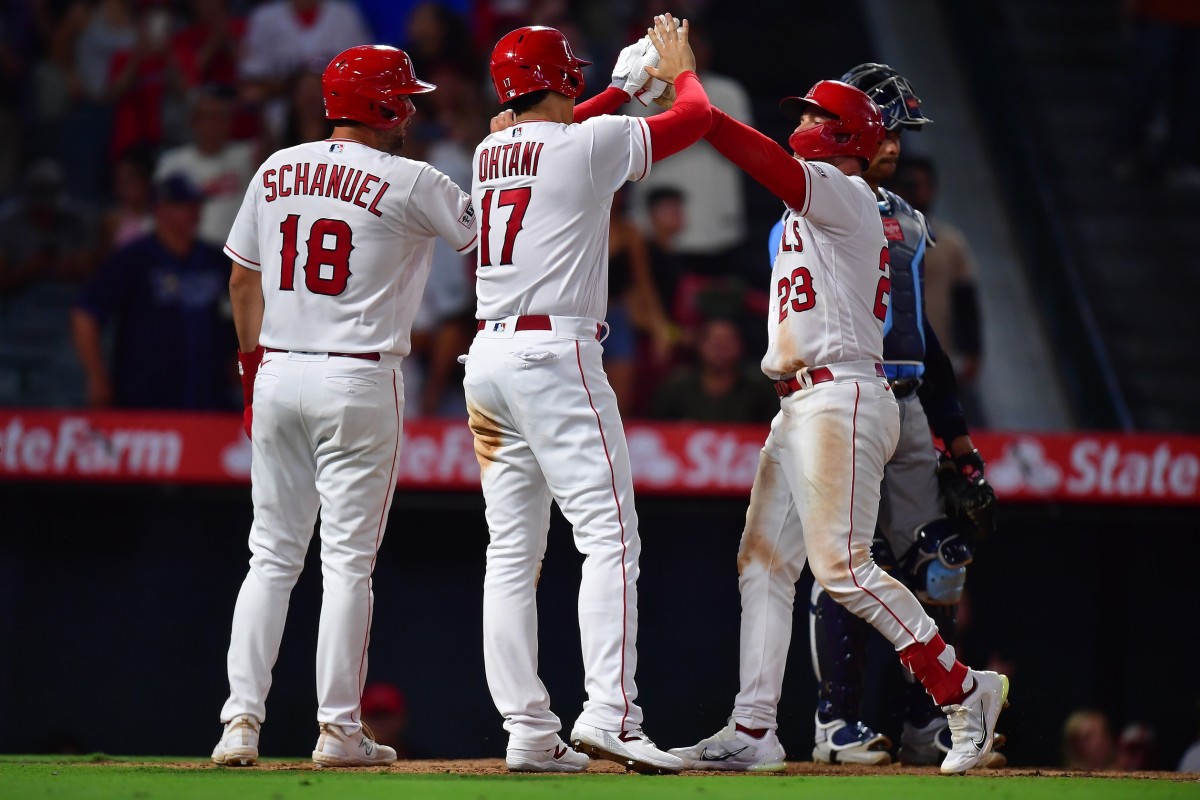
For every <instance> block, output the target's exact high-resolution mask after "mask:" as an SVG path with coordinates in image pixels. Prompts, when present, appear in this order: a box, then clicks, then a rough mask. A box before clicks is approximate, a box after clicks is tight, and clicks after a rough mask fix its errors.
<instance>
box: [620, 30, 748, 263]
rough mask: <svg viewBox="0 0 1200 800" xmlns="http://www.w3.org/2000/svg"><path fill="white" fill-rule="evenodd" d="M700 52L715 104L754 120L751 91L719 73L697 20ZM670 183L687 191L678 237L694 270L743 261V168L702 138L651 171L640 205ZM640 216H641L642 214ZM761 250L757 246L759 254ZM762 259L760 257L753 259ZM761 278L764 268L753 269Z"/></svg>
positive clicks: (699, 64) (695, 39) (695, 42)
mask: <svg viewBox="0 0 1200 800" xmlns="http://www.w3.org/2000/svg"><path fill="white" fill-rule="evenodd" d="M690 41H691V44H692V49H693V51H694V52H695V54H696V72H697V74H699V75H700V78H701V80H703V81H704V89H705V91H706V92H708V97H709V99H710V100H711V101H712V104H713V105H714V106H717V107H718V108H720V109H721V110H723V111H724V112H725V113H726V114H728V115H729V116H731V117H733V118H734V119H736V120H739V121H741V122H744V123H746V124H747V125H750V124H753V120H752V119H751V116H750V96H749V95H748V94H747V93H746V90H745V89H744V88H743V87H742V85H741V84H740V83H738V82H737V81H736V80H734V79H733V78H729V77H726V76H724V75H719V74H717V73H715V72H712V71H711V70H710V69H709V68H708V64H709V61H710V57H711V48H710V46H709V43H708V39H707V38H706V37H705V35H704V34H703V33H702V32H701V27H700V26H699V25H697V26H696V27H694V28H692V31H691V34H690ZM629 108H630V109H633V111H634V113H639V114H653V113H659V112H660V111H661V109H659V107H658V106H657V105H653V104H652V105H651V106H650V107H649V108H648V109H647V110H646V111H644V112H642V111H640V110H639V109H641V106H640V105H639V104H637V103H632V104H630V106H629ZM664 186H669V187H672V188H675V189H678V190H679V191H680V192H682V193H683V197H684V203H685V205H686V206H687V219H686V224H685V226H684V229H683V232H682V233H681V234H680V236H679V241H678V249H679V252H680V254H681V255H683V256H684V257H685V259H686V261H687V263H688V268H689V270H691V271H693V272H696V273H699V274H702V275H727V274H729V273H731V272H736V271H739V270H742V269H745V268H746V267H745V266H743V264H742V263H741V262H742V255H741V252H740V250H739V245H741V244H742V243H743V242H744V240H745V238H746V203H745V197H744V192H743V187H742V171H741V170H740V169H738V168H737V167H736V166H734V165H733V164H732V163H731V162H730V161H728V160H727V159H724V158H722V157H721V156H720V155H719V154H718V153H717V151H716V150H714V149H713V148H712V145H710V144H709V143H708V142H706V141H703V140H701V141H699V142H697V143H696V144H694V145H692V146H691V147H689V148H688V149H687V150H684V151H683V152H682V153H679V154H678V155H676V156H673V157H672V158H669V159H667V160H666V161H662V162H659V163H657V164H655V165H654V169H652V170H651V171H650V175H649V176H647V177H646V179H645V180H643V181H641V182H639V183H638V184H636V187H635V188H636V190H637V192H638V194H637V197H638V198H639V202H638V204H637V208H638V209H639V210H640V212H641V213H642V214H644V213H645V211H644V210H645V208H646V201H647V200H648V199H649V193H650V192H651V191H653V190H654V189H657V188H660V187H664ZM639 218H640V216H639ZM758 252H759V251H758V249H757V248H755V249H754V254H755V255H756V256H757V254H758ZM754 264H755V266H756V267H757V265H758V264H759V262H758V260H755V262H754ZM753 275H754V277H755V278H756V279H757V278H759V277H760V276H761V270H758V269H755V270H754V272H753Z"/></svg>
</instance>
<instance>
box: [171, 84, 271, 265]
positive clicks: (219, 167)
mask: <svg viewBox="0 0 1200 800" xmlns="http://www.w3.org/2000/svg"><path fill="white" fill-rule="evenodd" d="M232 125H233V98H232V96H231V95H230V94H229V93H228V92H227V91H224V90H221V89H217V88H215V87H208V88H204V89H197V90H196V91H195V92H194V93H193V95H192V102H191V126H192V143H191V144H188V145H184V146H183V147H178V148H176V149H174V150H168V151H167V152H166V153H163V155H162V157H161V158H159V160H158V167H157V168H156V169H155V172H154V175H155V178H156V179H159V180H161V179H162V178H164V177H166V176H167V175H186V176H187V177H188V178H189V179H190V180H191V182H192V183H194V184H195V185H196V186H198V187H199V188H200V191H201V192H202V193H203V194H204V209H203V211H202V212H201V215H200V239H201V241H204V242H207V243H208V244H211V245H213V246H214V247H221V246H223V245H224V244H225V238H226V237H227V236H228V235H229V229H230V228H231V227H232V226H233V219H234V217H236V216H237V212H238V209H239V208H240V207H241V205H242V198H243V197H244V196H245V194H246V186H247V185H248V184H249V182H250V179H251V178H252V177H254V170H255V169H256V168H257V166H258V159H257V157H256V153H255V146H254V144H253V143H251V142H233V141H230V140H229V133H230V130H231V128H232Z"/></svg>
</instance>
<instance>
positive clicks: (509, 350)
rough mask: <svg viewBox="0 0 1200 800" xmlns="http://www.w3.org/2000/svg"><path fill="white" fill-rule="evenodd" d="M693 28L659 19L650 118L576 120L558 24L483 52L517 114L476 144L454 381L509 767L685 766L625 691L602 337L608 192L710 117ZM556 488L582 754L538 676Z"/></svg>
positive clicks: (624, 578)
mask: <svg viewBox="0 0 1200 800" xmlns="http://www.w3.org/2000/svg"><path fill="white" fill-rule="evenodd" d="M687 30H688V28H687V24H686V22H684V23H683V25H677V24H676V21H675V20H674V19H672V18H670V17H669V16H667V17H662V18H659V19H658V20H656V26H655V29H654V31H653V32H652V39H653V40H654V43H655V45H656V47H657V50H658V52H659V53H660V54H661V61H660V63H659V65H658V68H657V70H656V69H655V68H654V67H652V66H650V67H648V69H647V70H646V71H647V73H648V74H649V75H653V76H657V77H658V78H661V79H664V80H667V81H674V83H675V92H676V95H677V98H678V99H677V100H676V102H675V106H674V108H673V109H672V110H671V111H670V112H668V113H666V114H662V115H659V116H657V117H654V118H652V119H650V120H644V119H639V118H636V117H624V116H606V115H602V116H596V117H593V118H590V119H587V120H585V121H582V122H581V121H580V120H581V118H582V117H584V116H587V114H581V113H579V112H580V110H581V108H576V107H575V105H574V99H575V98H576V97H578V96H579V94H580V93H581V92H582V91H583V70H582V67H583V66H585V65H586V63H587V62H584V61H581V60H580V59H578V58H576V57H575V56H574V54H573V53H572V52H571V48H570V45H569V44H568V42H567V40H566V38H565V37H564V36H563V35H562V34H561V33H559V32H558V31H556V30H554V29H552V28H541V27H535V28H521V29H518V30H515V31H513V32H511V33H509V34H507V35H506V36H504V37H503V38H501V39H500V41H499V43H498V44H497V45H496V48H495V51H494V52H493V54H492V62H491V75H492V80H493V82H494V84H495V87H496V93H497V95H498V96H499V98H500V101H501V103H502V104H503V105H504V106H505V108H506V109H507V111H510V112H512V113H511V114H502V115H501V116H500V117H498V119H503V118H505V117H507V121H508V124H511V127H508V128H507V129H503V130H499V131H498V132H496V133H493V134H492V135H491V136H489V137H488V138H486V139H484V140H483V142H482V143H481V144H480V145H479V147H478V148H477V149H476V151H475V165H476V174H475V176H474V180H473V181H472V188H471V194H472V199H473V201H474V203H475V208H476V210H477V213H478V216H479V226H480V241H479V249H478V271H477V287H476V288H477V295H478V299H479V307H478V313H477V317H478V319H479V323H478V334H477V335H476V338H475V341H474V342H473V343H472V345H471V348H470V353H469V355H468V356H467V360H466V378H465V382H464V386H465V390H466V399H467V409H468V413H469V415H470V426H471V430H472V431H473V433H474V436H475V451H476V454H477V456H478V458H479V464H480V472H481V476H482V483H483V493H484V498H485V500H486V502H487V523H488V529H489V533H490V537H491V540H490V544H489V545H488V549H487V572H486V577H485V579H484V611H483V626H484V665H485V667H486V670H487V679H488V687H489V688H490V690H491V693H492V699H493V700H494V701H495V703H496V707H497V709H498V710H499V711H500V713H501V715H502V716H503V717H504V720H505V721H504V728H505V729H506V730H507V731H508V733H509V741H508V751H507V764H508V768H509V769H510V770H513V771H529V772H578V771H581V770H583V769H585V768H586V767H587V765H588V757H587V755H585V753H586V754H590V755H592V756H596V757H600V758H607V759H611V760H614V761H617V762H619V763H621V764H624V765H625V766H626V767H627V768H629V769H633V770H637V771H640V772H647V773H657V772H678V771H679V770H681V769H683V767H684V764H683V761H682V760H681V759H679V758H677V757H676V756H672V755H669V754H667V753H665V752H663V751H661V750H659V749H658V748H656V747H655V746H654V743H653V742H651V741H650V739H649V738H648V737H647V736H646V734H645V733H643V732H642V711H641V709H640V708H639V707H638V705H637V704H636V703H635V700H636V698H637V688H636V685H635V682H634V674H635V671H636V667H637V646H636V642H637V623H638V610H637V578H638V556H639V552H640V549H641V548H640V538H639V534H638V520H637V513H636V512H635V510H634V500H633V480H632V475H631V472H630V465H629V451H628V448H627V446H626V442H625V433H624V429H623V427H622V424H621V418H620V415H619V414H618V411H617V402H616V397H615V396H614V394H613V391H612V389H611V388H610V387H609V384H608V380H607V378H606V377H605V374H604V369H603V367H602V365H601V353H602V352H603V348H602V346H601V343H600V339H601V337H602V335H603V324H602V322H601V320H603V319H604V316H605V311H606V308H605V306H606V303H607V297H608V226H609V207H610V205H611V204H612V198H613V193H614V192H616V191H617V190H618V189H619V188H620V187H621V186H622V185H623V184H624V183H625V182H626V181H630V180H635V181H636V180H640V179H642V178H644V177H645V176H646V175H647V173H648V172H649V171H650V168H651V164H652V162H654V161H657V160H660V159H662V158H665V157H666V156H668V155H671V154H672V153H675V152H678V151H679V150H682V149H683V148H684V147H687V146H688V145H689V144H692V143H693V142H695V141H697V140H698V139H699V138H700V136H702V135H703V134H704V132H705V131H707V130H708V126H709V116H710V108H711V107H710V106H709V104H708V98H707V96H706V95H705V93H704V90H703V88H702V87H701V85H700V83H699V79H698V78H697V77H696V75H695V72H694V69H695V60H694V57H693V56H692V53H691V48H690V47H689V46H688V43H687ZM631 47H634V46H632V45H631ZM627 51H628V48H627ZM625 55H627V53H626V54H624V55H623V57H622V60H623V61H624V60H625ZM621 63H622V62H618V72H620V71H621ZM626 67H628V64H626ZM634 71H635V72H636V71H637V70H636V69H635V70H634ZM628 74H629V73H626V74H625V75H624V76H623V75H616V76H614V77H615V78H616V80H615V81H614V86H613V87H610V88H609V89H608V90H607V91H606V92H605V93H603V94H601V95H600V96H599V97H598V98H596V99H594V100H593V101H589V103H588V104H585V105H587V106H588V109H587V110H588V112H589V113H590V112H592V111H595V110H598V109H600V108H602V107H603V106H605V105H606V104H609V103H610V101H612V100H613V99H614V98H615V99H616V101H617V102H616V103H612V106H613V107H614V108H615V105H617V104H619V103H621V102H624V101H626V100H628V99H629V97H630V94H631V92H629V91H626V90H624V89H622V88H621V87H622V86H623V85H628V84H627V83H625V81H624V78H625V77H627V76H628ZM634 83H636V81H634ZM631 88H632V87H631ZM502 127H503V125H502V124H501V125H497V124H495V123H494V125H493V129H494V130H495V129H497V128H502ZM552 500H553V501H555V502H557V503H558V504H559V507H560V508H561V509H562V512H563V514H564V516H566V518H567V519H568V520H569V521H570V522H571V524H572V526H573V527H574V534H575V544H576V546H577V547H578V548H579V550H580V552H582V553H584V554H585V555H586V556H587V558H586V559H585V561H584V564H583V569H582V576H581V583H580V588H579V627H580V634H581V639H582V646H583V664H584V672H585V684H586V689H587V695H588V699H587V702H586V703H585V704H584V707H583V710H582V712H581V713H580V715H579V717H578V719H577V721H576V724H575V726H574V729H573V730H572V733H571V743H572V745H573V746H574V748H575V750H576V751H578V752H574V751H572V750H571V749H569V748H568V747H567V746H566V745H565V744H564V743H563V741H562V739H561V738H559V731H560V728H561V725H560V722H559V718H558V717H557V716H556V715H555V714H554V713H553V712H552V711H551V710H550V697H549V695H548V694H547V691H546V687H545V685H544V684H543V683H542V681H541V679H540V678H539V677H538V640H537V600H536V587H537V579H538V574H539V570H540V567H541V561H542V556H543V554H544V553H545V550H546V538H547V533H548V525H549V520H550V503H551V501H552Z"/></svg>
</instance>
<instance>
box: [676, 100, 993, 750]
mask: <svg viewBox="0 0 1200 800" xmlns="http://www.w3.org/2000/svg"><path fill="white" fill-rule="evenodd" d="M783 102H784V106H785V110H786V109H788V108H789V107H790V109H791V110H792V111H795V112H798V113H796V114H795V116H797V117H798V118H799V120H800V123H799V125H798V127H797V128H796V130H795V132H794V133H793V134H792V136H791V137H790V139H789V144H790V145H791V147H792V150H793V151H794V152H795V155H796V158H792V157H790V156H789V155H788V154H787V152H786V151H784V150H783V148H781V147H779V146H778V145H776V144H775V143H774V142H772V141H771V140H770V139H768V138H767V137H765V136H763V135H762V134H760V133H758V132H757V131H755V130H754V129H752V128H749V127H747V126H745V125H742V124H741V123H739V122H737V121H736V120H734V119H732V118H730V117H728V116H726V115H725V114H723V113H722V112H721V111H720V110H714V112H713V126H712V129H711V130H710V131H709V133H708V135H707V139H708V141H709V142H710V143H712V145H713V146H714V147H715V148H716V149H717V150H718V151H719V152H720V153H721V154H722V155H723V156H725V157H726V158H728V159H729V160H731V161H732V162H734V163H735V164H737V165H738V166H740V167H742V168H743V169H745V170H746V171H747V172H748V173H749V174H750V175H751V176H752V177H754V178H755V179H756V180H758V181H759V182H760V183H762V184H763V185H764V186H765V187H767V188H768V189H770V190H771V191H772V192H773V193H774V194H775V195H776V196H777V197H779V198H780V199H782V200H783V201H784V203H785V204H786V205H787V212H786V214H785V215H784V219H783V238H782V240H781V242H780V245H779V252H778V254H777V256H776V258H775V264H774V269H773V271H772V275H771V280H772V301H771V308H770V311H769V316H768V319H767V330H768V336H769V345H768V348H767V354H766V356H765V357H764V358H763V361H762V369H763V372H764V373H765V374H766V375H767V377H769V378H770V379H772V380H774V381H775V386H776V390H777V391H778V393H779V396H780V398H781V407H780V412H779V414H778V416H776V417H775V420H774V421H773V422H772V424H771V433H770V435H769V436H768V437H767V441H766V444H765V445H764V446H763V449H762V454H761V456H760V458H759V465H758V472H757V474H756V475H755V479H754V487H753V489H752V490H751V495H750V508H749V510H748V511H747V513H746V528H745V530H744V532H743V534H742V542H741V548H740V552H739V553H738V572H739V575H740V579H739V588H740V590H741V595H742V631H741V665H740V676H741V691H740V692H739V693H738V696H737V698H736V700H735V702H734V710H733V715H732V716H731V718H730V720H729V723H728V725H727V726H726V727H725V728H723V729H722V730H721V731H719V732H718V733H716V734H715V735H714V736H711V737H709V738H707V739H704V740H703V741H701V742H699V743H698V744H696V745H694V746H693V747H685V748H678V749H674V750H672V751H671V752H672V753H674V754H676V755H679V756H680V757H682V758H684V759H685V760H687V761H688V763H689V766H691V767H693V768H698V769H700V768H707V769H712V768H716V769H740V770H780V769H783V768H784V750H783V747H782V746H781V745H780V743H779V739H778V736H777V735H776V727H777V719H776V711H777V708H778V704H779V698H780V695H781V692H782V688H783V673H784V665H785V663H786V660H787V652H788V646H789V643H790V640H791V633H792V611H793V601H794V599H795V593H796V581H797V580H798V579H799V578H800V572H801V570H802V569H803V568H804V563H805V559H806V558H807V559H808V561H809V564H810V566H811V567H812V572H813V576H814V577H815V579H816V581H817V582H818V583H819V584H820V585H821V586H822V587H823V588H824V589H825V591H826V592H828V594H829V596H830V597H832V598H834V599H835V600H837V602H839V603H841V604H842V605H843V606H845V607H846V608H848V609H850V610H851V611H852V612H854V613H855V614H856V615H858V616H859V617H861V618H863V619H865V620H867V621H868V622H870V623H871V624H872V625H873V626H875V628H876V629H878V630H879V632H880V633H881V634H883V636H885V637H886V638H887V639H888V640H889V641H890V642H891V643H892V644H893V645H894V646H895V648H896V650H897V652H898V653H899V654H900V659H901V661H902V662H903V663H904V665H905V666H907V667H908V668H909V669H910V670H911V671H912V672H913V674H914V675H915V676H916V678H917V679H918V680H919V681H920V682H921V683H922V684H923V685H924V686H925V688H926V690H927V691H928V692H929V693H930V694H931V695H932V696H933V698H934V700H935V701H936V702H937V703H938V704H939V705H941V706H942V707H943V709H944V710H945V711H946V712H947V713H948V717H949V724H950V729H951V732H952V734H953V736H952V740H953V747H952V748H951V751H950V752H949V753H948V754H947V756H946V758H945V760H944V762H943V763H942V770H943V771H944V772H962V771H964V770H966V769H969V768H970V767H973V766H975V765H977V764H978V763H979V762H980V760H981V759H982V758H983V757H984V756H986V755H987V754H988V752H989V751H990V750H991V747H992V737H993V732H994V729H995V724H996V718H997V717H998V716H999V714H1000V710H1001V708H1002V706H1003V704H1004V702H1005V700H1006V698H1007V695H1008V678H1006V677H1005V676H1003V675H999V674H997V673H994V672H980V671H976V670H971V669H969V668H968V667H966V666H965V665H964V664H962V663H961V662H959V661H958V660H957V659H956V658H955V655H954V649H953V648H952V647H950V646H948V645H947V644H946V643H945V642H944V641H943V640H942V638H941V636H939V635H938V631H937V626H936V625H935V624H934V622H933V620H932V619H930V617H929V615H928V614H926V613H925V610H924V609H923V608H922V607H921V604H920V602H918V600H917V598H916V597H914V596H913V594H912V592H910V591H909V590H908V589H907V588H906V587H905V586H904V584H902V583H900V582H899V581H897V580H896V579H894V578H892V577H891V576H890V575H888V574H887V573H886V572H884V571H883V570H882V569H880V568H879V567H878V566H876V564H875V563H874V561H872V560H871V550H870V547H871V539H872V537H873V535H874V532H875V521H876V517H877V515H878V511H879V491H880V490H879V485H880V481H881V480H882V479H883V473H884V465H885V464H886V463H887V462H888V459H890V458H891V456H892V453H893V452H894V450H895V448H896V442H897V439H898V437H899V432H900V421H899V412H898V410H897V405H896V401H895V399H894V397H893V396H892V394H891V391H890V387H889V386H888V382H887V380H886V379H885V377H884V370H883V365H882V360H883V323H884V319H885V318H886V316H887V310H888V302H889V293H890V276H889V270H888V248H887V240H886V239H885V237H884V232H883V227H882V223H881V222H880V218H879V211H878V208H877V206H876V202H875V197H874V195H873V194H872V192H871V190H870V188H869V187H868V186H867V184H866V182H865V181H864V180H863V179H862V177H861V174H862V172H863V170H865V169H866V166H867V163H868V162H869V161H870V159H871V157H872V156H873V155H874V154H875V151H876V150H877V149H878V147H879V145H880V143H881V142H882V141H883V138H884V128H883V122H882V117H881V115H880V111H879V108H878V107H877V106H876V105H875V104H874V103H873V102H872V101H871V100H870V99H869V98H868V97H867V96H866V95H865V94H863V93H862V92H861V91H860V90H858V89H856V88H854V87H852V86H850V85H848V84H844V83H841V82H839V81H821V82H819V83H817V84H816V85H815V86H814V87H813V88H812V89H811V90H809V92H808V94H807V95H806V96H805V97H803V98H798V97H792V98H787V99H786V100H784V101H783Z"/></svg>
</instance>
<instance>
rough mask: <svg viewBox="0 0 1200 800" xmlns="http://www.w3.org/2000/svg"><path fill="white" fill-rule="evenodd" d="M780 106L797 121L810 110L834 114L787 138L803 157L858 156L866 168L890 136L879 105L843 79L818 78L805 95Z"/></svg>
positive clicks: (782, 102)
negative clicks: (884, 125)
mask: <svg viewBox="0 0 1200 800" xmlns="http://www.w3.org/2000/svg"><path fill="white" fill-rule="evenodd" d="M779 107H780V109H782V110H783V113H785V114H787V115H788V116H790V117H793V118H794V119H797V120H798V119H799V118H800V115H801V114H803V113H804V112H805V111H806V110H811V109H817V110H819V111H823V112H824V113H826V114H832V115H833V119H831V120H828V121H826V122H823V123H821V124H820V125H817V126H815V127H812V128H808V129H807V130H803V131H796V132H795V133H793V134H792V136H791V138H790V139H788V144H789V145H791V146H792V150H794V151H795V152H796V155H798V156H800V157H801V158H808V159H821V158H829V157H830V156H856V157H858V158H861V159H862V160H863V169H866V165H867V164H869V163H870V161H871V159H872V158H874V157H875V151H876V150H878V149H879V145H881V144H883V139H884V137H885V136H886V135H887V133H886V131H885V130H884V127H883V114H882V113H881V112H880V111H879V106H877V105H875V102H874V101H873V100H871V98H869V97H867V96H866V95H865V94H864V93H863V92H862V90H860V89H856V88H855V87H853V86H851V85H850V84H848V83H842V82H841V81H819V82H818V83H817V84H816V85H815V86H813V87H812V88H811V89H809V90H808V94H806V95H804V97H785V98H784V99H783V100H782V101H780V103H779Z"/></svg>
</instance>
